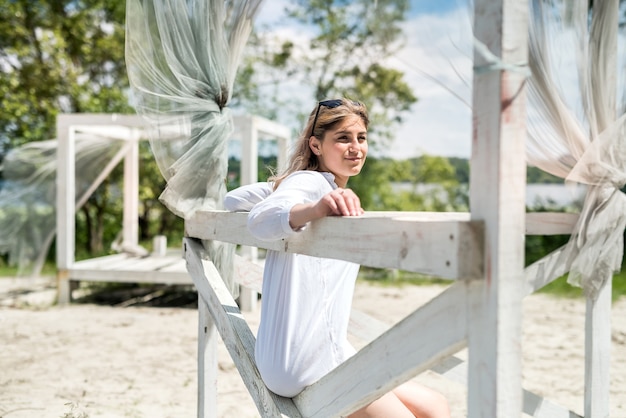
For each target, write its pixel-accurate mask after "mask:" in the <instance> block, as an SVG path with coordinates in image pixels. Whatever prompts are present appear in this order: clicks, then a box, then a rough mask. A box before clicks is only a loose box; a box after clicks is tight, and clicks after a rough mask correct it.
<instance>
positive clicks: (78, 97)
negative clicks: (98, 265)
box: [0, 0, 182, 257]
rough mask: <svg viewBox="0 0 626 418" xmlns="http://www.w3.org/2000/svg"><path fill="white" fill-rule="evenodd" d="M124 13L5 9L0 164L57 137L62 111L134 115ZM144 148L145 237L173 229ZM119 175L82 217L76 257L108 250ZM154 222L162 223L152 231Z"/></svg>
mask: <svg viewBox="0 0 626 418" xmlns="http://www.w3.org/2000/svg"><path fill="white" fill-rule="evenodd" d="M125 7H126V5H125V3H124V2H119V1H107V0H82V1H75V0H12V1H4V2H3V3H2V5H1V6H0V97H2V99H1V100H2V108H3V112H1V113H0V160H1V159H2V157H3V155H5V154H6V152H7V151H8V150H9V149H11V148H14V147H18V146H20V145H22V144H24V143H26V142H31V141H41V140H48V139H52V138H55V137H56V127H55V125H56V117H57V115H58V114H60V113H134V110H133V109H132V107H131V106H130V104H129V101H128V97H127V92H128V79H127V76H126V63H125V59H124V37H125V28H124V21H125V11H126V10H125ZM146 150H147V149H144V150H143V152H142V161H141V164H140V167H141V168H140V169H141V170H142V173H141V176H140V178H141V190H140V193H141V196H140V198H141V202H142V205H141V209H140V210H142V213H141V214H140V225H141V229H140V234H141V236H142V238H148V237H149V236H151V235H152V234H154V233H160V232H161V231H162V230H163V229H165V228H167V227H169V224H170V223H175V220H174V219H173V218H174V217H173V216H171V217H170V215H171V214H169V212H167V210H164V208H163V207H162V205H161V204H160V203H159V202H158V201H157V198H158V194H159V189H158V187H161V186H162V178H161V175H160V173H159V172H158V170H157V169H156V165H155V164H154V161H153V157H152V156H151V155H149V151H146ZM151 165H153V166H152V167H151ZM121 177H122V170H121V169H119V168H118V169H116V170H114V172H113V173H112V174H111V175H110V176H109V178H107V179H106V180H105V182H104V183H103V184H101V185H100V187H99V188H98V189H97V190H96V191H95V193H94V194H93V195H92V197H91V198H90V199H89V201H88V202H87V203H86V204H85V205H84V206H83V207H82V208H81V210H80V211H79V213H78V215H77V228H76V233H77V236H76V240H77V242H76V248H77V252H78V257H81V256H88V255H94V254H98V253H102V252H106V251H107V248H106V245H105V243H106V242H111V241H112V240H113V239H114V238H115V236H116V234H117V232H118V231H119V229H120V227H121V226H120V225H121V222H120V221H121V212H122V207H121V205H122V202H121V192H120V190H121V189H120V187H121ZM159 210H160V212H157V211H159ZM153 219H156V220H158V222H157V224H158V225H157V226H154V227H149V225H148V224H149V221H148V220H153ZM151 222H152V221H151ZM176 227H177V228H180V229H181V231H182V227H181V225H176Z"/></svg>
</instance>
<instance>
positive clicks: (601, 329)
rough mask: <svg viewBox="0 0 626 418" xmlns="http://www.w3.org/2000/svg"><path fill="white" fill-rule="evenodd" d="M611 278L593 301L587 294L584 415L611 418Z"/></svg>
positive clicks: (592, 417) (594, 417)
mask: <svg viewBox="0 0 626 418" xmlns="http://www.w3.org/2000/svg"><path fill="white" fill-rule="evenodd" d="M611 281H612V280H611V278H609V279H608V282H607V283H606V284H605V285H604V287H603V288H602V289H601V290H600V293H599V294H598V298H597V299H596V300H595V301H594V300H593V299H591V298H587V311H586V318H585V416H586V417H590V418H596V417H601V418H608V417H609V416H610V408H609V406H610V405H609V393H610V388H611V379H610V370H611V288H612V283H611Z"/></svg>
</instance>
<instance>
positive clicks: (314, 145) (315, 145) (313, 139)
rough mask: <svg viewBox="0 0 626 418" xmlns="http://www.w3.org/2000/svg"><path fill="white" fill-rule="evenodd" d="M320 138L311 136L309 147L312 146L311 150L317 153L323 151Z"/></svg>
mask: <svg viewBox="0 0 626 418" xmlns="http://www.w3.org/2000/svg"><path fill="white" fill-rule="evenodd" d="M320 145H321V143H320V140H319V139H317V138H316V137H314V136H311V137H310V138H309V148H311V152H313V154H315V155H320V154H321V153H322V148H321V146H320Z"/></svg>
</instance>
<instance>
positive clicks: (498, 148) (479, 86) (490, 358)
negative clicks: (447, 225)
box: [467, 0, 528, 418]
mask: <svg viewBox="0 0 626 418" xmlns="http://www.w3.org/2000/svg"><path fill="white" fill-rule="evenodd" d="M474 4H475V6H474V7H475V9H474V36H475V38H476V42H477V43H476V46H477V47H476V48H475V53H474V87H473V89H474V90H473V92H474V93H473V111H474V115H473V135H472V158H471V177H470V192H471V193H470V199H471V200H470V209H471V216H472V219H473V220H483V221H484V222H485V258H484V263H485V277H484V278H483V279H482V280H472V281H468V282H467V286H468V298H469V299H468V312H467V319H468V416H469V417H500V418H512V417H519V416H521V411H522V386H521V347H520V345H521V322H522V321H521V315H522V310H521V301H522V281H523V271H524V233H525V229H524V219H525V184H526V179H525V175H526V159H525V157H524V156H525V153H526V150H525V135H526V130H525V123H526V102H525V91H524V82H525V79H526V74H525V72H524V71H525V70H526V66H525V65H524V64H525V63H526V62H527V55H528V50H527V36H528V30H527V25H528V3H527V2H522V1H518V0H500V1H493V0H476V1H475V2H474ZM482 46H485V47H486V48H488V50H489V51H490V53H485V52H484V51H481V49H480V47H482ZM490 54H493V55H490ZM516 64H522V65H521V66H520V67H519V68H517V67H515V65H516Z"/></svg>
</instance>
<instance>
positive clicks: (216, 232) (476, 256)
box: [185, 211, 483, 279]
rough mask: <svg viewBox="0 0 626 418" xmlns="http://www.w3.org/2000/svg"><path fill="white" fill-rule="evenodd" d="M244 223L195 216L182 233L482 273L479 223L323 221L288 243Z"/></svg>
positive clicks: (456, 274)
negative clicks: (262, 234)
mask: <svg viewBox="0 0 626 418" xmlns="http://www.w3.org/2000/svg"><path fill="white" fill-rule="evenodd" d="M423 216H426V214H425V213H424V214H423ZM246 223H247V213H230V212H224V211H203V212H196V213H195V214H194V216H193V217H192V218H191V219H189V220H187V221H186V222H185V234H186V235H187V236H191V237H195V238H200V239H209V240H218V241H225V242H231V243H232V242H236V243H238V244H242V245H250V246H255V247H261V248H267V249H273V250H276V251H285V252H292V253H299V254H307V255H312V256H317V257H326V258H338V259H343V260H347V261H352V262H355V263H359V264H361V265H366V266H372V267H390V268H399V269H402V270H408V271H417V272H421V273H425V274H430V275H434V276H437V277H444V278H449V279H457V278H461V277H462V278H477V277H481V275H482V272H483V269H482V260H483V255H482V254H483V252H482V248H483V243H482V223H481V222H480V221H476V222H474V221H466V222H459V221H454V220H452V221H448V220H441V221H426V222H416V221H414V220H413V219H406V218H401V217H398V218H391V219H390V218H389V217H387V216H384V215H381V214H380V213H378V214H366V215H365V216H362V217H327V218H323V219H319V220H317V221H315V222H312V223H311V224H310V225H309V226H308V227H307V228H306V229H305V230H304V231H302V232H301V233H298V234H295V235H294V236H293V237H290V238H289V239H286V240H280V241H272V242H266V241H261V240H258V239H256V238H254V237H253V236H252V235H251V234H250V233H249V231H248V228H247V226H246Z"/></svg>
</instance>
